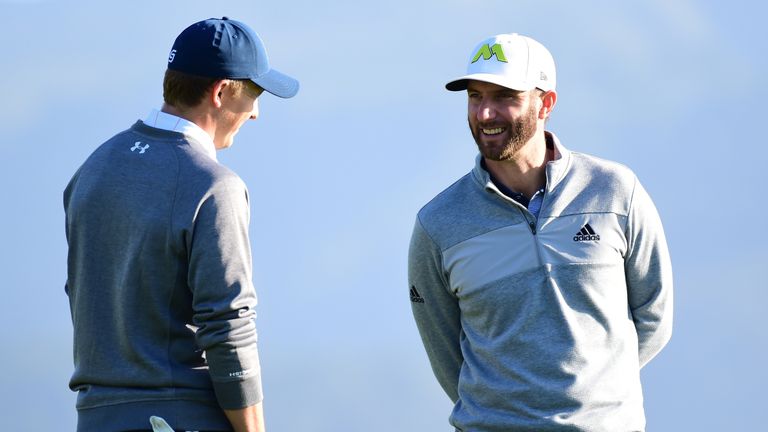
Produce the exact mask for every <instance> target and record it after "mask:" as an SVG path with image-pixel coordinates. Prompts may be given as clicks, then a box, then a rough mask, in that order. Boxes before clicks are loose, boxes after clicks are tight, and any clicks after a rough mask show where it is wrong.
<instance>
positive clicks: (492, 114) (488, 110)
mask: <svg viewBox="0 0 768 432" xmlns="http://www.w3.org/2000/svg"><path fill="white" fill-rule="evenodd" d="M477 108H478V109H477V119H478V120H480V121H488V120H493V119H494V118H496V109H495V108H494V107H493V105H492V104H490V103H488V102H485V101H483V102H480V105H479V106H478V107H477Z"/></svg>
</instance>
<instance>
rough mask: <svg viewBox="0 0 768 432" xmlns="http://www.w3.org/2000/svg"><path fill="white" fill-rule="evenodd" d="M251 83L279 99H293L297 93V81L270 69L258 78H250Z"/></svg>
mask: <svg viewBox="0 0 768 432" xmlns="http://www.w3.org/2000/svg"><path fill="white" fill-rule="evenodd" d="M251 81H253V82H255V83H256V84H258V85H259V86H260V87H261V88H263V89H264V90H266V91H267V92H269V93H272V94H273V95H275V96H277V97H281V98H291V97H294V96H295V95H296V93H298V91H299V82H298V81H297V80H295V79H294V78H291V77H289V76H288V75H286V74H284V73H282V72H279V71H276V70H274V69H270V70H269V72H267V73H265V74H263V75H261V76H260V77H258V78H251Z"/></svg>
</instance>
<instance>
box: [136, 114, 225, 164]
mask: <svg viewBox="0 0 768 432" xmlns="http://www.w3.org/2000/svg"><path fill="white" fill-rule="evenodd" d="M144 124H145V125H147V126H151V127H154V128H158V129H163V130H169V131H173V132H181V133H183V134H184V135H187V136H188V137H190V138H192V139H191V140H189V142H190V145H191V146H192V147H193V148H195V149H197V150H199V151H201V152H203V153H205V154H206V155H208V157H210V158H211V159H213V160H215V161H217V159H216V146H215V145H214V144H213V139H212V138H211V136H210V135H208V133H207V132H206V131H204V130H203V129H202V128H200V126H198V125H196V124H194V123H192V122H191V121H189V120H186V119H183V118H181V117H177V116H175V115H173V114H168V113H166V112H162V111H160V110H156V109H153V110H152V111H150V112H149V115H147V118H146V119H145V120H144Z"/></svg>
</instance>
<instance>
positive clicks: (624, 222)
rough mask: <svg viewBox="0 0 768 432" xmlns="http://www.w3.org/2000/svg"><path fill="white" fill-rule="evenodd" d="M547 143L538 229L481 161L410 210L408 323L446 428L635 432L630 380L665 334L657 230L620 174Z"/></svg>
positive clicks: (634, 386)
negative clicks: (444, 402)
mask: <svg viewBox="0 0 768 432" xmlns="http://www.w3.org/2000/svg"><path fill="white" fill-rule="evenodd" d="M547 135H548V138H549V139H550V140H553V141H554V142H555V145H557V148H558V150H559V152H560V154H561V155H562V157H561V158H559V159H557V160H556V161H553V162H550V163H549V164H548V165H547V167H546V172H547V185H546V191H545V195H544V198H543V202H542V206H541V209H540V211H539V216H538V217H536V216H534V215H533V214H531V213H530V212H529V211H528V210H527V209H526V208H525V207H524V206H522V205H520V204H519V203H517V202H515V201H514V200H512V199H510V198H509V197H506V196H504V195H503V194H502V193H501V192H499V190H498V189H497V188H496V187H495V186H494V185H493V183H492V182H491V181H490V178H489V176H488V173H487V172H486V171H485V170H484V169H483V168H482V167H481V164H480V157H479V156H478V159H477V162H476V166H475V168H474V170H472V172H470V173H469V174H467V175H466V176H464V177H462V178H461V179H460V180H458V181H457V182H456V183H454V184H453V185H452V186H450V187H449V188H448V189H446V190H445V191H443V192H442V193H440V194H439V195H438V196H437V197H435V198H434V199H433V200H432V201H431V202H429V203H428V204H427V205H426V206H424V208H422V209H421V211H419V214H418V218H417V221H416V223H415V227H414V230H413V235H412V238H411V245H410V252H409V265H408V274H409V276H408V277H409V285H410V293H411V301H412V309H413V314H414V317H415V320H416V324H417V326H418V329H419V332H420V335H421V338H422V341H423V343H424V346H425V348H426V351H427V354H428V357H429V360H430V363H431V365H432V369H433V371H434V373H435V376H436V377H437V379H438V381H439V383H440V385H441V386H442V388H443V389H444V390H445V392H446V394H447V395H448V396H449V397H450V398H451V400H452V401H453V402H454V403H455V406H454V409H453V412H452V413H451V416H450V423H451V424H452V425H453V426H454V427H455V428H456V429H457V430H461V431H467V432H468V431H486V432H490V431H511V430H514V431H571V430H574V431H606V432H608V431H610V432H616V431H639V430H644V429H645V415H644V410H643V397H642V389H641V384H640V368H641V367H642V366H643V365H645V364H646V363H647V362H648V361H649V360H651V358H653V357H654V356H655V355H656V354H657V353H658V352H659V351H660V350H661V349H662V347H663V346H664V345H665V344H666V343H667V341H668V340H669V338H670V335H671V329H672V272H671V264H670V258H669V254H668V250H667V245H666V241H665V238H664V232H663V229H662V225H661V222H660V219H659V216H658V213H657V211H656V208H655V207H654V205H653V203H652V202H651V199H650V198H649V197H648V194H647V193H646V192H645V190H644V189H643V188H642V186H641V185H640V183H639V182H638V180H637V178H636V177H635V175H634V174H633V173H632V172H631V171H630V170H629V169H628V168H626V167H624V166H622V165H619V164H617V163H613V162H609V161H605V160H601V159H598V158H595V157H592V156H588V155H585V154H580V153H576V152H570V151H568V150H567V149H565V148H564V147H563V146H562V145H561V144H560V143H559V142H557V139H556V138H555V137H554V135H551V134H549V133H547ZM589 230H592V231H593V232H594V234H591V233H590V232H589ZM585 233H586V234H585Z"/></svg>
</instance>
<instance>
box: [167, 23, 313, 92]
mask: <svg viewBox="0 0 768 432" xmlns="http://www.w3.org/2000/svg"><path fill="white" fill-rule="evenodd" d="M168 69H171V70H175V71H179V72H183V73H187V74H190V75H197V76H202V77H208V78H222V79H250V80H251V81H253V82H254V83H256V84H257V85H259V86H260V87H261V88H263V89H264V90H266V91H268V92H269V93H272V94H273V95H275V96H279V97H281V98H289V97H293V96H294V95H295V94H296V92H298V91H299V82H298V81H297V80H295V79H294V78H291V77H289V76H288V75H285V74H283V73H281V72H278V71H276V70H275V69H272V68H271V67H270V66H269V59H268V58H267V49H266V48H265V47H264V43H263V42H262V41H261V39H260V38H259V36H258V35H257V34H256V33H255V32H254V31H253V30H251V28H250V27H248V26H247V25H245V24H243V23H241V22H239V21H235V20H231V19H229V18H227V17H223V18H221V19H219V18H210V19H207V20H204V21H200V22H196V23H194V24H192V25H191V26H189V27H187V28H186V29H184V31H183V32H181V34H180V35H179V36H178V37H177V38H176V41H175V42H174V43H173V48H171V53H170V54H169V55H168Z"/></svg>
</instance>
